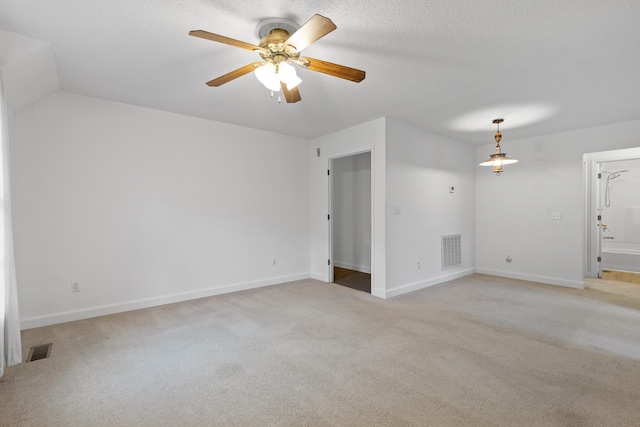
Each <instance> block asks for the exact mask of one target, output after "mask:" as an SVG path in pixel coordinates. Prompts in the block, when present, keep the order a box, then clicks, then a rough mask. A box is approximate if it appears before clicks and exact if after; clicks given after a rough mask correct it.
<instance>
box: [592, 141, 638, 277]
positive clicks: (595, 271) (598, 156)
mask: <svg viewBox="0 0 640 427" xmlns="http://www.w3.org/2000/svg"><path fill="white" fill-rule="evenodd" d="M634 159H640V147H636V148H626V149H622V150H611V151H601V152H597V153H586V154H584V155H583V156H582V164H583V172H584V191H585V204H584V208H585V221H584V227H585V228H584V245H583V248H584V260H583V263H584V268H583V272H584V277H585V278H599V277H600V275H601V271H600V268H601V263H600V262H599V261H598V259H601V258H600V257H602V227H601V226H600V223H601V222H600V220H598V215H601V214H602V212H601V211H600V199H601V197H602V194H601V192H602V191H601V189H602V185H601V182H602V181H601V180H600V179H598V173H601V172H602V168H601V166H602V163H604V162H614V161H618V160H634Z"/></svg>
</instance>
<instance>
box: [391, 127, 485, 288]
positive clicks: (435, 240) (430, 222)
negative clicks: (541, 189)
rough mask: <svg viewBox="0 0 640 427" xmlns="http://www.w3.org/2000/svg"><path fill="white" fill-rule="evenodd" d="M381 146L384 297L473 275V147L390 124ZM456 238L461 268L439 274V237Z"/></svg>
mask: <svg viewBox="0 0 640 427" xmlns="http://www.w3.org/2000/svg"><path fill="white" fill-rule="evenodd" d="M386 141H387V145H386V147H387V169H386V177H387V189H386V213H387V227H386V232H387V251H386V254H387V289H386V296H393V295H398V294H401V293H405V292H410V291H414V290H417V289H421V288H424V287H427V286H432V285H435V284H438V283H442V282H445V281H447V280H452V279H453V278H456V277H461V276H464V275H468V274H471V273H473V272H474V266H475V215H474V214H475V172H474V159H475V149H474V147H473V146H471V145H468V144H464V143H461V142H458V141H454V140H451V139H449V138H445V137H442V136H439V135H435V134H433V133H431V132H428V131H425V130H423V129H420V128H417V127H415V126H412V125H408V124H405V123H401V122H398V121H395V120H391V119H388V120H387V127H386ZM449 186H454V188H455V190H454V193H450V192H449ZM458 233H460V234H461V241H462V265H461V266H460V267H455V268H452V269H447V270H444V271H443V270H442V268H441V237H440V236H441V235H443V234H458ZM418 263H420V268H418Z"/></svg>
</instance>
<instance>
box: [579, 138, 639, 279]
mask: <svg viewBox="0 0 640 427" xmlns="http://www.w3.org/2000/svg"><path fill="white" fill-rule="evenodd" d="M584 160H585V184H586V189H587V192H586V193H587V203H586V205H587V206H586V208H587V212H586V219H587V220H586V226H587V229H586V237H587V238H586V242H587V249H586V253H587V257H586V258H587V259H586V271H585V277H586V278H601V279H604V280H609V281H611V280H613V281H627V282H638V281H639V278H640V221H638V218H640V193H639V192H638V191H637V188H639V187H640V149H627V150H614V151H607V152H601V153H590V154H585V156H584Z"/></svg>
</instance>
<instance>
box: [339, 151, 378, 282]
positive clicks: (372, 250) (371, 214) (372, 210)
mask: <svg viewBox="0 0 640 427" xmlns="http://www.w3.org/2000/svg"><path fill="white" fill-rule="evenodd" d="M363 153H370V158H369V169H370V174H371V185H370V188H369V190H370V192H371V202H370V205H369V215H370V216H371V235H370V239H371V289H372V290H373V284H374V272H375V268H374V262H375V256H374V230H373V228H374V215H373V212H374V185H373V184H374V182H375V181H374V170H373V169H374V168H373V150H372V149H365V150H360V151H354V152H352V153H346V154H340V155H337V156H334V157H329V158H327V162H328V164H327V170H328V171H329V173H328V178H329V179H328V181H329V183H328V185H329V213H328V215H329V219H328V222H329V227H328V229H329V236H328V239H329V254H328V259H329V261H330V263H328V265H327V268H328V272H327V274H328V275H327V277H328V278H329V282H330V283H333V281H334V277H333V267H334V257H333V241H334V229H333V218H335V216H334V203H333V180H334V173H333V161H334V160H337V159H342V158H345V157H352V156H357V155H358V154H363ZM372 293H373V292H372Z"/></svg>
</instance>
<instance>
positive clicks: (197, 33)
mask: <svg viewBox="0 0 640 427" xmlns="http://www.w3.org/2000/svg"><path fill="white" fill-rule="evenodd" d="M189 35H190V36H194V37H200V38H201V39H207V40H212V41H214V42H219V43H224V44H228V45H230V46H235V47H239V48H242V49H247V50H260V49H261V48H260V46H256V45H253V44H251V43H245V42H241V41H240V40H236V39H232V38H229V37H225V36H221V35H219V34H213V33H210V32H208V31H204V30H193V31H189Z"/></svg>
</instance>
